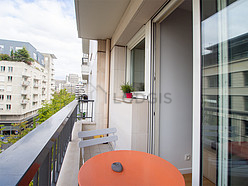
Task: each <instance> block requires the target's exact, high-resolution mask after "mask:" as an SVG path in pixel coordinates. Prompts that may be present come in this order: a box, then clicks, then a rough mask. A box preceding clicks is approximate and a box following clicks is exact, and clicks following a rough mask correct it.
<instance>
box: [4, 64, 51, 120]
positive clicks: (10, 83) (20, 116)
mask: <svg viewBox="0 0 248 186" xmlns="http://www.w3.org/2000/svg"><path fill="white" fill-rule="evenodd" d="M0 66H1V69H2V67H5V71H0V80H1V81H0V95H1V96H3V99H0V120H1V122H2V123H6V122H8V121H9V122H13V121H14V122H18V121H21V120H24V119H26V118H27V117H31V116H33V115H34V114H35V113H36V112H37V110H38V109H39V108H41V106H42V102H43V101H45V99H46V98H47V92H46V91H42V90H43V87H44V86H46V82H47V77H48V75H47V71H46V69H45V68H44V67H43V66H41V65H39V64H38V63H36V62H34V63H33V64H32V65H28V64H26V63H24V62H14V61H1V65H0ZM10 69H12V70H10ZM10 77H12V80H10V79H11V78H10ZM10 97H11V98H10ZM9 105H10V106H9Z"/></svg>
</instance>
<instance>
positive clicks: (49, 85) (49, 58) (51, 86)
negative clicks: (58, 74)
mask: <svg viewBox="0 0 248 186" xmlns="http://www.w3.org/2000/svg"><path fill="white" fill-rule="evenodd" d="M42 55H43V56H44V63H45V69H46V70H47V78H46V80H45V79H44V80H43V83H44V84H43V85H44V87H43V89H42V93H45V92H46V94H47V100H51V99H52V94H53V93H54V92H55V79H54V75H55V69H54V61H53V60H54V59H57V58H56V56H55V55H54V54H47V53H42ZM45 81H47V82H45ZM45 85H46V86H45Z"/></svg>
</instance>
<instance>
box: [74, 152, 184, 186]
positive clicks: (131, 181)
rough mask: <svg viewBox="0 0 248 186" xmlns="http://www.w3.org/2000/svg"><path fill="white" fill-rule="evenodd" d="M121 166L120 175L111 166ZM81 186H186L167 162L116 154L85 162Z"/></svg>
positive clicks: (148, 156) (149, 156)
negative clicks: (113, 164) (115, 163)
mask: <svg viewBox="0 0 248 186" xmlns="http://www.w3.org/2000/svg"><path fill="white" fill-rule="evenodd" d="M114 162H120V163H121V164H122V166H123V171H122V172H115V171H113V170H112V168H111V165H112V163H114ZM78 183H79V185H80V186H83V185H113V186H116V185H125V186H126V185H173V186H175V185H183V186H184V185H185V182H184V178H183V176H182V174H181V173H180V172H179V171H178V169H177V168H176V167H175V166H174V165H172V164H171V163H169V162H168V161H166V160H164V159H162V158H160V157H158V156H155V155H152V154H148V153H145V152H140V151H130V150H119V151H111V152H105V153H102V154H99V155H97V156H94V157H93V158H91V159H89V160H88V161H86V162H85V164H84V165H83V166H82V167H81V168H80V170H79V173H78Z"/></svg>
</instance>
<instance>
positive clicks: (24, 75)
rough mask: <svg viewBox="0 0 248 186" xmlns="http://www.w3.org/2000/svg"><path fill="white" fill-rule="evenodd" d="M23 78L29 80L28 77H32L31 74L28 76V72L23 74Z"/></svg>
mask: <svg viewBox="0 0 248 186" xmlns="http://www.w3.org/2000/svg"><path fill="white" fill-rule="evenodd" d="M22 77H25V78H28V77H30V74H28V73H27V72H23V73H22Z"/></svg>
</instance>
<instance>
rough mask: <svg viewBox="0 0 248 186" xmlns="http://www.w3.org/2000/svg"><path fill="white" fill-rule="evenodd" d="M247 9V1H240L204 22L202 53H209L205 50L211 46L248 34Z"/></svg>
mask: <svg viewBox="0 0 248 186" xmlns="http://www.w3.org/2000/svg"><path fill="white" fill-rule="evenodd" d="M247 7H248V1H247V0H239V1H236V2H234V3H232V4H231V5H229V6H228V7H227V8H224V9H223V10H221V11H219V12H218V13H216V14H213V15H212V16H210V17H209V18H207V19H206V20H204V21H203V22H202V42H203V45H202V49H203V50H202V51H203V52H204V53H209V51H207V50H205V48H207V47H209V46H212V45H215V44H217V43H220V42H222V41H227V40H229V39H231V38H234V37H237V36H240V35H243V34H245V33H247V32H248V21H247V19H248V10H247ZM216 25H217V26H216ZM223 28H224V29H223ZM218 30H219V31H220V32H219V33H218ZM220 36H223V37H220Z"/></svg>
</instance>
